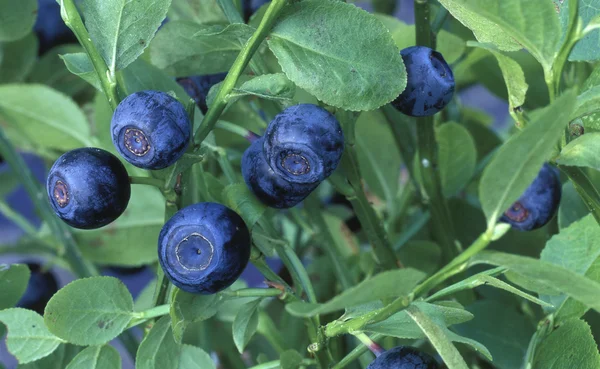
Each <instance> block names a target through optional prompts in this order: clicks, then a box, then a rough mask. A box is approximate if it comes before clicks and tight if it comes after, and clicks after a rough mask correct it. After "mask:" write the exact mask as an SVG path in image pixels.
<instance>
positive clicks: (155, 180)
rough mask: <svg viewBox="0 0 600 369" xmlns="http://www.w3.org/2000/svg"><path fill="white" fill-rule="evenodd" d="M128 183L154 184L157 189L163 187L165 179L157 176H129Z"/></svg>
mask: <svg viewBox="0 0 600 369" xmlns="http://www.w3.org/2000/svg"><path fill="white" fill-rule="evenodd" d="M129 183H131V184H139V185H147V186H154V187H156V188H159V189H161V190H162V189H163V188H164V187H165V181H163V180H162V179H158V178H153V177H133V176H129Z"/></svg>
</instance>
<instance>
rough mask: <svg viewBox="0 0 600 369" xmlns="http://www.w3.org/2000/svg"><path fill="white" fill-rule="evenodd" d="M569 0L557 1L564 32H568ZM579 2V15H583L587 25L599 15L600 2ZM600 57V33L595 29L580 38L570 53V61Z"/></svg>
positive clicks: (593, 0)
mask: <svg viewBox="0 0 600 369" xmlns="http://www.w3.org/2000/svg"><path fill="white" fill-rule="evenodd" d="M569 2H570V1H568V0H563V1H559V2H556V4H557V10H558V13H559V17H560V23H561V25H562V28H563V33H564V32H566V30H567V25H568V23H569ZM578 3H579V17H581V19H582V21H583V25H584V27H585V25H586V24H588V23H589V22H590V21H591V20H592V19H593V18H594V17H596V16H598V9H599V7H600V3H599V2H598V0H585V1H584V0H581V1H578ZM563 37H564V36H563ZM599 59H600V33H599V32H598V31H593V32H592V33H590V34H588V35H587V36H585V37H584V38H583V39H581V40H579V41H578V42H577V43H576V44H575V47H574V48H573V50H572V51H571V54H569V60H570V61H597V60H599Z"/></svg>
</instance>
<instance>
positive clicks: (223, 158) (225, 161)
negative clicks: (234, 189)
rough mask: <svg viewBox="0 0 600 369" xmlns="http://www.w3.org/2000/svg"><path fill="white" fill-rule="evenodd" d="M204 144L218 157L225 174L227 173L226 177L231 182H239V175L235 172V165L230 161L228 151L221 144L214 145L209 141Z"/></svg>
mask: <svg viewBox="0 0 600 369" xmlns="http://www.w3.org/2000/svg"><path fill="white" fill-rule="evenodd" d="M202 145H203V146H206V147H207V148H208V149H209V150H210V151H211V153H212V154H213V155H214V156H215V157H216V159H217V162H218V163H219V166H220V167H221V170H222V171H223V174H225V178H227V181H228V182H229V183H235V182H237V175H236V174H235V170H233V166H231V163H230V162H229V158H228V157H227V152H226V151H225V149H224V148H222V147H219V146H213V145H211V144H209V143H207V142H203V143H202Z"/></svg>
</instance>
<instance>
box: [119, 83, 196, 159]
mask: <svg viewBox="0 0 600 369" xmlns="http://www.w3.org/2000/svg"><path fill="white" fill-rule="evenodd" d="M110 129H111V133H112V141H113V143H114V145H115V147H116V148H117V151H118V152H119V153H120V154H121V155H122V156H123V158H125V160H127V161H128V162H130V163H131V164H133V165H135V166H136V167H140V168H144V169H163V168H166V167H168V166H170V165H172V164H173V163H175V162H176V161H177V160H178V159H179V158H180V157H181V156H182V155H183V154H184V153H185V150H186V149H187V147H188V144H189V142H190V137H191V126H190V119H189V117H188V115H187V112H186V110H185V107H184V106H183V105H182V104H181V103H180V102H179V101H177V99H175V98H174V97H172V96H171V95H169V94H167V93H165V92H160V91H141V92H136V93H134V94H131V95H129V96H127V97H126V98H125V99H124V100H123V101H121V103H120V104H119V106H117V109H116V110H115V113H114V114H113V118H112V122H111V125H110Z"/></svg>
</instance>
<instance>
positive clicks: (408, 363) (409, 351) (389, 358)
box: [367, 346, 439, 369]
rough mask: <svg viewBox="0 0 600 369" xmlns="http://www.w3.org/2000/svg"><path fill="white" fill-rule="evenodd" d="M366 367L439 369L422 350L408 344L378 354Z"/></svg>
mask: <svg viewBox="0 0 600 369" xmlns="http://www.w3.org/2000/svg"><path fill="white" fill-rule="evenodd" d="M367 369H439V365H438V364H437V362H436V361H435V359H434V358H433V357H431V356H430V355H428V354H426V353H424V352H421V351H419V350H417V349H415V348H413V347H409V346H398V347H394V348H393V349H391V350H387V351H386V352H384V353H383V354H381V355H379V356H378V357H377V358H376V359H375V360H373V361H372V362H371V364H369V365H368V366H367Z"/></svg>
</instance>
